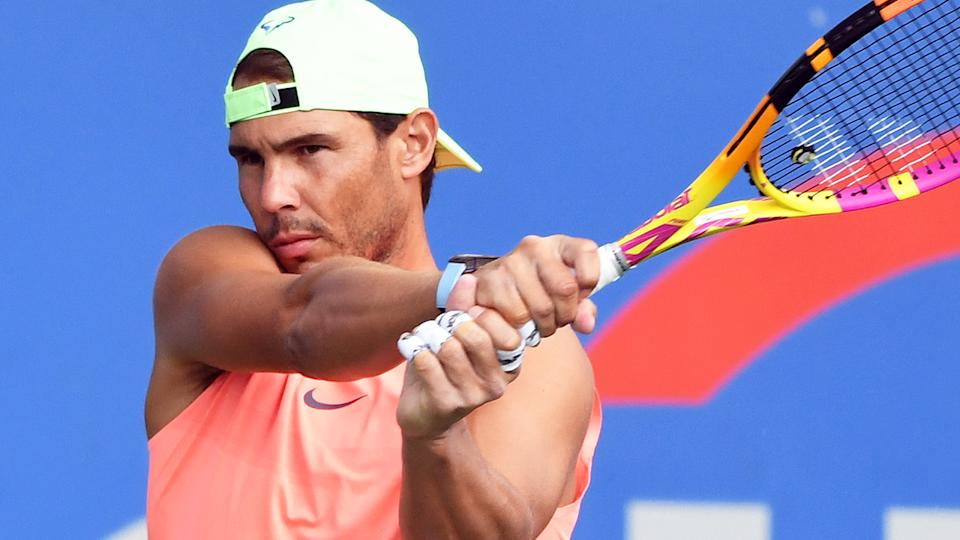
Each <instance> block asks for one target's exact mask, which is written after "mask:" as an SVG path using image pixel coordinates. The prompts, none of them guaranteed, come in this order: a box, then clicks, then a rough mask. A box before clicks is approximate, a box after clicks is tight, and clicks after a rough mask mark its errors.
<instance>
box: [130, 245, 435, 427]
mask: <svg viewBox="0 0 960 540" xmlns="http://www.w3.org/2000/svg"><path fill="white" fill-rule="evenodd" d="M438 279H439V272H435V271H434V272H411V271H406V270H401V269H398V268H394V267H391V266H387V265H383V264H378V263H373V262H370V261H366V260H364V259H360V258H355V257H336V258H331V259H329V260H326V261H324V262H321V263H319V264H317V265H316V266H314V267H313V268H311V269H309V270H308V271H306V272H305V273H303V274H301V275H293V274H285V273H282V271H281V270H280V268H279V267H278V266H277V263H276V261H275V260H274V259H273V256H272V255H271V253H270V252H269V250H268V249H267V248H266V247H265V246H263V244H262V243H261V242H260V241H259V240H258V238H257V237H256V235H255V234H254V233H253V232H251V231H248V230H246V229H241V228H237V227H211V228H208V229H204V230H201V231H198V232H196V233H193V234H191V235H190V236H188V237H186V238H185V239H183V240H182V241H180V242H179V243H178V244H177V245H176V246H175V247H174V248H173V249H172V250H171V251H170V253H169V254H168V255H167V257H166V258H165V259H164V261H163V264H162V265H161V267H160V270H159V273H158V276H157V283H156V288H155V292H154V321H155V331H156V348H157V352H156V359H155V363H154V372H153V376H152V378H151V382H150V388H149V390H148V394H147V407H146V409H147V410H146V416H147V418H146V419H147V431H148V433H149V434H151V435H152V434H153V433H155V432H156V431H158V430H159V428H160V427H162V426H163V425H165V424H166V422H168V421H169V420H170V419H172V418H173V417H175V416H176V415H177V414H178V413H179V412H180V411H181V410H182V409H183V408H184V407H185V406H186V405H187V404H189V403H190V401H192V400H193V399H194V398H195V397H196V396H197V395H198V394H199V393H200V392H201V391H202V390H203V388H205V386H206V384H209V382H210V380H212V377H213V376H215V374H216V373H219V372H220V371H241V372H243V371H248V372H250V371H276V372H300V373H303V374H305V375H308V376H311V377H315V378H322V379H329V380H348V379H356V378H360V377H366V376H371V375H375V374H378V373H382V372H384V371H386V370H388V369H390V368H392V367H394V366H396V364H397V363H398V362H399V361H400V360H401V358H400V357H399V355H397V353H396V349H395V348H394V344H395V343H396V339H397V336H398V335H399V334H400V333H401V332H403V331H404V330H407V329H409V328H410V327H411V326H412V325H414V324H416V323H417V322H419V321H422V320H424V319H426V318H430V317H433V316H435V315H436V307H435V306H434V304H433V297H434V292H435V290H436V286H437V281H438Z"/></svg>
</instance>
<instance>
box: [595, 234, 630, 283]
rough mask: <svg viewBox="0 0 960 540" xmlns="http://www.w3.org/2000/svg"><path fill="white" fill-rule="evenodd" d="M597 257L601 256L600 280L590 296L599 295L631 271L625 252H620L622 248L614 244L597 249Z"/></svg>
mask: <svg viewBox="0 0 960 540" xmlns="http://www.w3.org/2000/svg"><path fill="white" fill-rule="evenodd" d="M597 255H599V256H600V279H599V280H598V281H597V286H596V287H594V288H593V292H591V293H590V296H593V295H595V294H597V292H599V291H600V289H602V288H604V287H606V286H607V285H609V284H611V283H613V282H614V281H616V280H618V279H620V276H622V275H623V274H625V273H626V272H627V270H629V269H630V265H629V264H627V262H626V258H624V256H623V252H622V251H620V246H618V245H617V244H615V243H613V242H611V243H609V244H604V245H602V246H600V248H599V249H597Z"/></svg>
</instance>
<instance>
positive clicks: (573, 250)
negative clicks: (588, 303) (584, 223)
mask: <svg viewBox="0 0 960 540" xmlns="http://www.w3.org/2000/svg"><path fill="white" fill-rule="evenodd" d="M597 249H599V248H598V247H597V243H596V242H594V241H592V240H586V239H583V238H567V239H565V240H564V242H563V244H562V247H561V248H560V257H561V258H562V259H563V263H564V264H566V265H567V267H569V268H572V269H573V271H574V276H575V279H576V281H577V285H578V286H579V288H580V295H581V298H586V297H587V296H589V295H590V293H591V292H592V291H593V289H594V288H595V287H596V286H597V281H598V280H599V279H600V256H599V255H597Z"/></svg>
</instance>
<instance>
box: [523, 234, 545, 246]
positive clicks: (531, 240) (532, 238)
mask: <svg viewBox="0 0 960 540" xmlns="http://www.w3.org/2000/svg"><path fill="white" fill-rule="evenodd" d="M542 241H543V238H542V237H540V236H537V235H535V234H528V235H526V236H524V237H523V238H522V239H521V240H520V247H522V248H535V247H537V246H538V245H539V244H540V243H541V242H542Z"/></svg>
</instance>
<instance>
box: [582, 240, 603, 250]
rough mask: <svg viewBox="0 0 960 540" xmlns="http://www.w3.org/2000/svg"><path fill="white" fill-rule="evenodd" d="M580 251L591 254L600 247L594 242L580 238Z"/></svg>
mask: <svg viewBox="0 0 960 540" xmlns="http://www.w3.org/2000/svg"><path fill="white" fill-rule="evenodd" d="M580 249H582V250H583V251H586V252H592V251H596V250H598V249H600V246H598V245H597V243H596V242H594V241H593V240H590V239H589V238H581V239H580Z"/></svg>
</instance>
